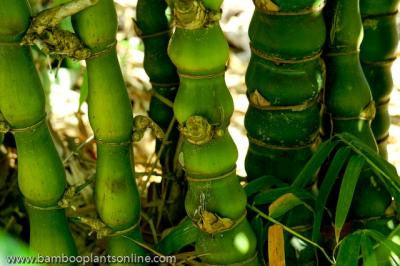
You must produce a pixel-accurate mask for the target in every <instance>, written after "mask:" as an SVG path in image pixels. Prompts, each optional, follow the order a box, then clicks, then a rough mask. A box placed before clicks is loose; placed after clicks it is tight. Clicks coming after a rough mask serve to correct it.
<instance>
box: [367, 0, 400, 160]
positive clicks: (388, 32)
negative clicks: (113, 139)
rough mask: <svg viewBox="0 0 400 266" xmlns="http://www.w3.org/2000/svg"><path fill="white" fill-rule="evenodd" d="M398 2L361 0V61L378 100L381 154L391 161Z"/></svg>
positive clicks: (374, 123)
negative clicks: (391, 95) (391, 116)
mask: <svg viewBox="0 0 400 266" xmlns="http://www.w3.org/2000/svg"><path fill="white" fill-rule="evenodd" d="M398 3H399V1H398V0H389V1H384V2H383V3H379V5H377V3H376V2H375V1H371V0H361V1H360V5H361V6H360V8H361V15H362V17H363V26H364V39H363V42H362V44H361V52H360V59H361V64H362V68H363V70H364V74H365V76H366V78H367V80H368V83H369V86H370V88H371V92H372V98H373V99H374V101H375V106H376V115H375V118H374V120H373V121H372V131H373V133H374V136H375V138H376V141H377V143H378V148H379V153H380V154H381V156H383V157H384V158H387V150H386V146H387V139H388V137H389V127H390V116H389V111H388V107H389V102H390V93H391V92H392V89H393V79H392V73H391V67H392V64H393V61H394V60H395V59H396V58H395V52H396V49H397V44H398V41H399V37H398V32H397V24H396V15H397V5H398Z"/></svg>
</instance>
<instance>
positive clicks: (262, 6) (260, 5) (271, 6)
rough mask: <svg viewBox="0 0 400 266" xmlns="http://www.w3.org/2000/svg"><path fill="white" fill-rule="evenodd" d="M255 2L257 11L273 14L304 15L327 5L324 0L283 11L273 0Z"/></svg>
mask: <svg viewBox="0 0 400 266" xmlns="http://www.w3.org/2000/svg"><path fill="white" fill-rule="evenodd" d="M253 2H254V5H255V6H256V10H257V11H259V12H262V13H264V14H267V15H272V16H304V15H308V14H313V13H318V12H322V10H323V9H324V7H325V5H326V1H323V2H322V3H320V4H318V5H316V6H311V7H308V8H304V9H300V10H293V11H281V8H280V6H278V5H277V4H276V3H274V1H273V0H253Z"/></svg>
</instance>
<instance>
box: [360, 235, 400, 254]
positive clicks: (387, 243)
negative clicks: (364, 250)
mask: <svg viewBox="0 0 400 266" xmlns="http://www.w3.org/2000/svg"><path fill="white" fill-rule="evenodd" d="M362 231H363V233H365V234H366V235H367V236H369V237H371V238H373V239H375V240H376V241H377V242H378V243H380V244H381V245H382V246H383V247H386V248H387V249H388V250H390V251H391V252H393V253H394V254H396V256H397V257H400V246H399V245H398V244H396V243H394V242H393V241H392V238H387V237H385V236H384V235H383V234H382V233H381V232H378V231H376V230H372V229H363V230H362Z"/></svg>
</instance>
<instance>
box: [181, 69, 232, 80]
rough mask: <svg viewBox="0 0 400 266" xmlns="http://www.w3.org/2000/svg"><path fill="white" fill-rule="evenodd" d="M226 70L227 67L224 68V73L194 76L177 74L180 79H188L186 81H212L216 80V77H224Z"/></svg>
mask: <svg viewBox="0 0 400 266" xmlns="http://www.w3.org/2000/svg"><path fill="white" fill-rule="evenodd" d="M226 68H227V67H225V69H224V71H221V72H218V73H212V74H205V75H194V74H186V73H181V72H178V75H179V77H181V78H188V79H213V78H217V77H223V76H224V75H225V71H226Z"/></svg>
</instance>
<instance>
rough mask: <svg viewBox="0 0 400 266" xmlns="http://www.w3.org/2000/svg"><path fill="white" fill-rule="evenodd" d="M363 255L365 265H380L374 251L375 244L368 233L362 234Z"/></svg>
mask: <svg viewBox="0 0 400 266" xmlns="http://www.w3.org/2000/svg"><path fill="white" fill-rule="evenodd" d="M361 255H362V258H363V265H364V266H378V263H377V261H376V256H375V252H374V245H373V244H372V241H371V239H370V238H369V237H368V236H367V235H366V234H362V236H361Z"/></svg>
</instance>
